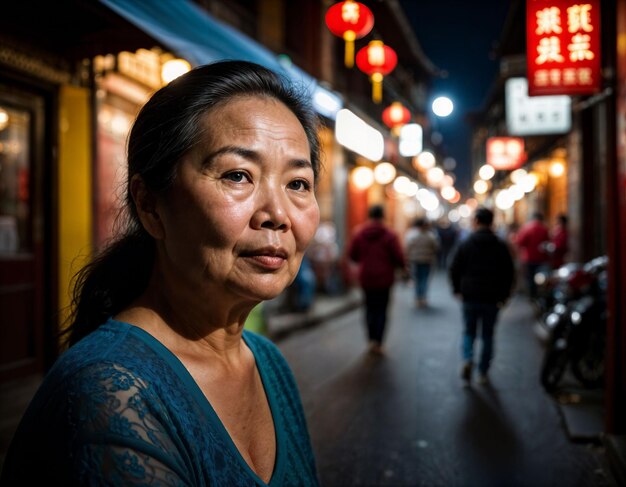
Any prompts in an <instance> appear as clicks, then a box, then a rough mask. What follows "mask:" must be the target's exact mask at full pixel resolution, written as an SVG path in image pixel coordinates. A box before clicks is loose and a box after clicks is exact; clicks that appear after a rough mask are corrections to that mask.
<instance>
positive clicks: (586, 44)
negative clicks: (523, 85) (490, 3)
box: [526, 0, 601, 96]
mask: <svg viewBox="0 0 626 487" xmlns="http://www.w3.org/2000/svg"><path fill="white" fill-rule="evenodd" d="M526 63H527V68H528V94H529V95H530V96H538V95H588V94H591V93H596V92H598V91H599V90H600V88H601V64H600V0H588V1H586V2H584V3H582V2H576V1H575V0H526Z"/></svg>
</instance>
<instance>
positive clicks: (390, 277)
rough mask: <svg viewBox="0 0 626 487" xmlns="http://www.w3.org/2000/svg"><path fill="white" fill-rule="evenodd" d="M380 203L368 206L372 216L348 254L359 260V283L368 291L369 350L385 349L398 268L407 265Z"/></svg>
mask: <svg viewBox="0 0 626 487" xmlns="http://www.w3.org/2000/svg"><path fill="white" fill-rule="evenodd" d="M383 217H384V211H383V207H382V206H380V205H375V206H372V207H371V208H370V209H369V220H368V221H367V222H366V223H365V224H364V225H363V226H362V227H361V228H360V229H359V230H358V231H357V232H356V234H355V235H354V237H353V239H352V241H351V242H350V245H349V247H348V257H349V258H350V260H352V261H354V262H357V263H358V264H359V284H360V285H361V287H362V288H363V292H364V294H365V321H366V324H367V333H368V337H369V340H370V352H372V353H375V354H381V353H382V343H383V334H384V332H385V324H386V321H387V306H388V304H389V294H390V291H391V286H392V285H393V283H394V280H395V270H396V268H402V269H405V268H406V262H405V259H404V254H403V252H402V247H401V246H400V241H399V239H398V236H397V235H396V233H395V232H393V231H392V230H390V229H389V228H387V227H386V226H385V224H384V222H383Z"/></svg>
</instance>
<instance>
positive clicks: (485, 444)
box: [278, 273, 614, 486]
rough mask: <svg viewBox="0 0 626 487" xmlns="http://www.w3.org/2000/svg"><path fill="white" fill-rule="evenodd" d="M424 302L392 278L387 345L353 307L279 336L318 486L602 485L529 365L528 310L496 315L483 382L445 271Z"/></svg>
mask: <svg viewBox="0 0 626 487" xmlns="http://www.w3.org/2000/svg"><path fill="white" fill-rule="evenodd" d="M430 291H431V292H430V306H429V307H428V308H426V309H417V308H415V307H414V301H413V298H412V289H411V288H410V287H408V286H406V285H397V286H396V288H395V291H394V296H393V302H392V305H391V312H390V316H389V324H388V331H387V338H386V344H385V348H386V355H385V356H384V357H374V356H370V355H368V354H367V353H366V352H365V349H366V340H365V333H364V328H363V325H362V319H363V311H362V309H359V310H356V311H352V312H350V313H348V314H346V315H343V316H341V317H339V318H336V319H333V320H329V321H326V322H324V323H321V324H319V325H317V326H315V327H313V328H308V329H305V330H301V331H298V332H295V333H293V334H291V335H289V336H288V337H286V338H284V339H282V340H280V341H278V345H279V347H280V348H281V350H282V351H283V353H284V354H285V356H286V357H287V360H288V361H289V363H290V364H291V366H292V369H293V371H294V374H295V376H296V379H297V381H298V383H299V386H300V390H301V394H302V399H303V402H304V408H305V411H306V414H307V418H308V422H309V429H310V431H311V436H312V441H313V446H314V448H315V451H316V455H317V462H318V469H319V472H320V477H321V481H322V484H323V485H324V486H360V485H381V486H382V485H386V486H408V485H411V486H413V485H415V486H417V485H419V486H422V485H423V486H522V485H523V486H611V485H614V484H613V481H612V479H611V476H610V474H609V473H608V471H609V469H608V466H607V464H606V462H605V460H604V453H603V450H602V448H601V447H600V446H597V445H592V444H580V443H573V442H571V441H570V440H569V439H568V437H567V434H566V431H565V428H564V425H563V422H562V420H561V416H560V414H559V409H558V407H557V405H556V403H555V402H554V399H553V398H552V397H551V396H549V395H547V394H545V393H544V391H543V389H542V388H541V386H540V384H539V379H538V373H539V365H540V363H541V357H542V352H543V349H542V345H541V344H540V342H539V341H538V339H537V338H536V336H535V335H534V333H533V330H532V323H533V319H532V311H531V308H530V306H529V305H528V304H527V302H526V301H525V298H524V297H521V296H517V297H515V298H514V299H513V300H512V301H511V302H510V303H509V305H508V306H507V307H506V308H505V309H504V310H503V312H502V314H501V315H500V321H499V325H498V327H497V331H496V343H495V346H496V358H495V361H494V364H493V367H492V370H491V374H490V375H491V384H490V385H488V386H481V385H476V384H474V385H472V387H470V388H467V387H463V383H462V381H461V379H460V378H459V369H460V366H461V358H460V343H461V313H460V306H459V303H458V301H456V300H455V299H454V297H453V296H452V295H451V294H450V291H449V288H448V284H447V281H446V280H445V275H444V274H442V273H439V274H437V275H436V276H435V277H434V279H433V282H432V284H431V290H430Z"/></svg>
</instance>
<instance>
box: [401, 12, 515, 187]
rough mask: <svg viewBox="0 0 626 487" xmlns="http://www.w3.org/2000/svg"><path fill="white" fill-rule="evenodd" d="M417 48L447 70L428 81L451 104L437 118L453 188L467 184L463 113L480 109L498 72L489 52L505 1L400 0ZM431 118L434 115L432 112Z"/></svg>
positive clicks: (466, 128) (467, 153)
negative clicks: (450, 163)
mask: <svg viewBox="0 0 626 487" xmlns="http://www.w3.org/2000/svg"><path fill="white" fill-rule="evenodd" d="M400 4H401V5H402V7H403V8H404V10H405V12H406V15H407V18H408V19H409V21H410V22H411V24H412V25H413V27H414V30H415V34H416V36H417V39H418V40H419V42H420V44H421V46H422V50H423V51H424V53H425V54H426V56H427V57H428V58H429V59H430V60H431V61H432V62H433V63H434V64H435V65H436V66H437V67H438V68H439V69H442V70H446V71H447V72H448V77H447V78H445V79H436V80H435V81H434V92H435V94H445V95H446V96H448V97H450V98H451V99H452V100H453V102H454V105H455V111H454V112H453V114H452V115H450V116H449V117H448V118H440V119H437V121H436V123H437V125H438V130H439V132H440V133H441V134H442V135H443V142H442V144H443V146H444V149H445V152H446V153H447V154H448V155H449V156H451V157H453V158H454V159H455V160H456V163H457V165H456V169H455V170H454V172H455V174H456V176H457V187H458V188H459V189H460V190H462V191H463V190H467V189H468V187H469V184H470V178H471V174H470V136H471V131H470V127H469V125H468V124H467V122H466V121H465V117H466V114H467V113H469V112H472V111H477V110H479V109H480V108H482V105H483V102H484V101H485V97H486V96H487V94H488V92H489V90H490V88H491V86H492V84H493V82H494V79H495V76H496V73H497V70H498V62H497V61H495V60H492V59H490V52H491V51H492V49H493V47H494V46H495V43H497V41H498V39H499V38H500V34H501V32H502V27H503V24H504V19H505V18H506V14H507V12H508V8H509V4H510V1H509V0H478V1H471V0H470V1H468V0H400ZM433 118H435V117H434V116H433Z"/></svg>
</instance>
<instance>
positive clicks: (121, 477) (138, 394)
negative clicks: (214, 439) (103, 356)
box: [68, 363, 191, 486]
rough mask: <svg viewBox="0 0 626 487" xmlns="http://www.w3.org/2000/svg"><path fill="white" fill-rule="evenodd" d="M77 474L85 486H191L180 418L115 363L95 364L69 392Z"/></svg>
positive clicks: (74, 462)
mask: <svg viewBox="0 0 626 487" xmlns="http://www.w3.org/2000/svg"><path fill="white" fill-rule="evenodd" d="M68 408H69V409H68V420H69V423H70V431H71V432H72V433H71V436H70V438H69V441H70V445H69V448H70V453H71V455H72V458H73V463H72V471H73V472H74V474H73V475H74V476H75V478H76V479H77V480H78V482H79V483H80V485H146V486H147V485H151V486H152V485H168V486H169V485H172V486H178V485H191V482H190V481H189V480H188V479H187V478H186V476H187V474H188V469H187V468H186V467H185V462H184V460H183V457H184V453H183V452H184V448H182V445H180V444H178V443H179V440H177V438H178V435H177V434H176V425H175V418H171V417H169V414H168V410H167V408H166V407H165V406H164V404H163V401H162V400H161V398H159V397H157V394H156V392H155V388H154V387H153V385H151V384H147V383H146V382H145V381H143V380H142V379H141V378H139V377H137V376H135V375H134V374H133V373H132V372H130V371H129V370H127V369H125V368H123V367H120V366H119V365H115V364H102V363H99V364H94V365H91V366H89V367H87V368H86V369H84V370H83V371H81V373H80V374H79V375H78V377H76V380H73V381H72V387H71V389H70V393H69V394H68Z"/></svg>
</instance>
